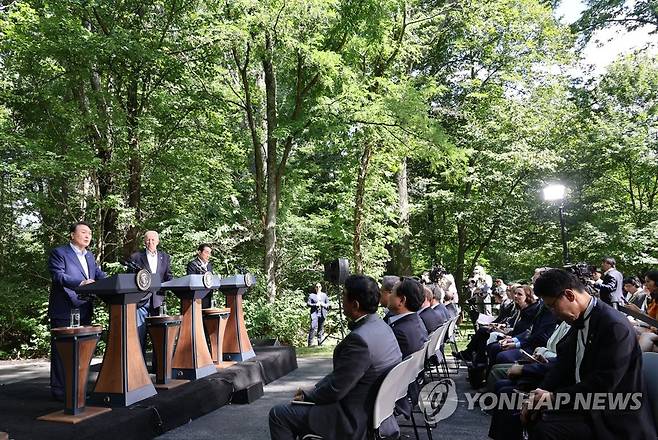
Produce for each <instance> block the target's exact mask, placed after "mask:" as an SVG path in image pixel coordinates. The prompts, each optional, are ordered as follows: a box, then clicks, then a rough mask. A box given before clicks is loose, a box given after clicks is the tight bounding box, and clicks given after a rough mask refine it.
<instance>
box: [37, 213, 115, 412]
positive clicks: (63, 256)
mask: <svg viewBox="0 0 658 440" xmlns="http://www.w3.org/2000/svg"><path fill="white" fill-rule="evenodd" d="M69 232H70V234H71V241H70V242H69V244H65V245H64V246H59V247H57V248H55V249H53V250H52V252H51V253H50V258H49V259H48V270H50V275H51V278H52V287H51V289H50V297H49V299H48V318H49V319H50V328H57V327H68V326H70V325H71V310H73V309H77V310H79V313H80V324H81V325H89V324H91V318H92V314H93V308H92V303H91V301H87V300H81V299H79V298H78V295H77V294H76V293H75V291H74V290H73V289H74V288H76V287H78V286H83V285H85V284H89V283H93V282H94V281H95V280H99V279H101V278H105V277H106V276H107V275H105V272H103V271H102V270H101V269H100V267H98V265H97V264H96V260H95V259H94V254H92V253H91V251H88V250H87V246H89V242H90V241H91V227H90V226H89V224H87V223H85V222H77V223H74V224H72V225H71V227H70V229H69ZM50 392H51V394H52V396H53V398H55V399H56V400H60V401H63V400H64V366H63V364H62V360H61V358H60V357H59V355H58V353H57V347H56V346H55V342H54V340H53V339H51V342H50Z"/></svg>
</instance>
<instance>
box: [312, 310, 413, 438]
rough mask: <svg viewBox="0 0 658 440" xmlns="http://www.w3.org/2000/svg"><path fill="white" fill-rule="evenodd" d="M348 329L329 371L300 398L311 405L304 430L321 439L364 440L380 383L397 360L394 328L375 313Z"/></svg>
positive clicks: (335, 350)
mask: <svg viewBox="0 0 658 440" xmlns="http://www.w3.org/2000/svg"><path fill="white" fill-rule="evenodd" d="M350 327H354V328H353V329H352V331H351V332H350V333H349V334H348V335H347V336H346V337H345V339H343V340H342V341H341V342H340V343H339V344H338V345H337V346H336V348H335V349H334V357H333V362H334V370H333V371H332V372H331V373H329V374H328V375H327V376H325V377H324V378H323V379H322V380H320V381H319V382H318V383H317V384H315V388H314V389H313V391H311V392H308V393H305V396H304V400H308V401H309V402H315V404H316V405H314V406H312V407H311V409H310V411H309V416H308V421H309V427H310V428H311V430H312V432H314V433H315V434H318V435H321V436H322V437H323V438H324V439H325V440H335V439H338V440H362V439H365V438H366V432H367V429H368V421H369V420H370V418H371V413H372V408H373V405H374V402H375V397H376V395H377V391H378V390H379V385H380V384H381V381H382V380H383V379H384V377H385V375H386V373H388V371H390V369H391V368H393V367H394V366H395V365H396V364H398V363H399V362H400V361H401V360H402V354H401V353H400V348H399V347H398V344H397V342H396V340H395V335H394V334H393V330H391V328H390V327H389V326H388V325H387V324H386V323H385V322H384V321H383V320H382V319H381V318H380V317H379V316H377V315H376V314H370V315H366V317H365V318H363V319H361V321H359V322H357V323H354V324H352V325H350Z"/></svg>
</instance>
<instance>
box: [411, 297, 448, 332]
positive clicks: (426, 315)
mask: <svg viewBox="0 0 658 440" xmlns="http://www.w3.org/2000/svg"><path fill="white" fill-rule="evenodd" d="M423 295H424V296H425V299H424V301H423V305H422V306H421V307H420V310H419V311H418V312H417V313H418V316H420V319H422V320H423V324H425V328H426V329H427V333H428V334H429V333H432V332H433V331H434V330H436V329H437V328H439V327H441V325H443V323H444V322H446V321H447V320H448V316H447V315H441V314H439V312H438V311H436V310H434V309H433V308H432V307H430V304H431V302H432V297H433V296H434V294H433V293H432V291H431V290H430V289H428V288H427V287H424V288H423Z"/></svg>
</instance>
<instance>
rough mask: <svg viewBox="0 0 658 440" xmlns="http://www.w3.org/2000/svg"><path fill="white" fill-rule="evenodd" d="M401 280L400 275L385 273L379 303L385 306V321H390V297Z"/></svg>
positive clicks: (380, 288)
mask: <svg viewBox="0 0 658 440" xmlns="http://www.w3.org/2000/svg"><path fill="white" fill-rule="evenodd" d="M399 282H400V277H399V276H396V275H384V276H383V277H382V282H381V286H380V287H379V305H381V306H382V307H384V318H383V319H384V321H385V322H388V318H390V317H391V311H390V310H389V309H388V299H389V298H390V296H391V294H392V293H393V288H394V287H395V285H396V284H397V283H399Z"/></svg>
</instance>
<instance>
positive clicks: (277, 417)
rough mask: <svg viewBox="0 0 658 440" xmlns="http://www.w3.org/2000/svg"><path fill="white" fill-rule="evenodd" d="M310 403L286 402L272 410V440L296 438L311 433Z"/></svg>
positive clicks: (292, 439)
mask: <svg viewBox="0 0 658 440" xmlns="http://www.w3.org/2000/svg"><path fill="white" fill-rule="evenodd" d="M310 410H311V407H310V406H309V405H293V404H292V403H284V404H281V405H276V406H274V407H272V409H271V410H270V417H269V418H270V438H271V439H272V440H295V439H297V437H303V436H304V435H306V434H311V428H310V427H309V424H308V414H309V412H310Z"/></svg>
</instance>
